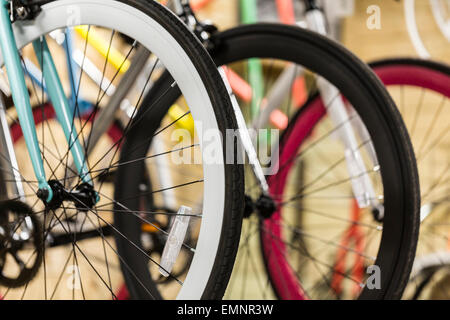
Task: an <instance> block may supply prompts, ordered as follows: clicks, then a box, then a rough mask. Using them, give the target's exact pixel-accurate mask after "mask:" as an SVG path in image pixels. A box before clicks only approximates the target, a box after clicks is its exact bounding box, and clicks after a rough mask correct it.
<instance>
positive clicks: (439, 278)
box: [403, 251, 450, 300]
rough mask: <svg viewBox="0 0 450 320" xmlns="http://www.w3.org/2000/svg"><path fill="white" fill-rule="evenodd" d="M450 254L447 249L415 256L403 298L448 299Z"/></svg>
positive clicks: (449, 291)
mask: <svg viewBox="0 0 450 320" xmlns="http://www.w3.org/2000/svg"><path fill="white" fill-rule="evenodd" d="M449 272H450V254H449V252H448V251H444V252H442V251H441V252H434V253H431V254H428V255H425V256H421V257H419V258H416V261H415V262H414V267H413V270H412V272H411V280H410V283H413V284H414V285H409V286H408V287H407V288H406V290H405V294H404V295H403V298H404V299H409V300H448V298H449V294H450V288H449V276H450V273H449Z"/></svg>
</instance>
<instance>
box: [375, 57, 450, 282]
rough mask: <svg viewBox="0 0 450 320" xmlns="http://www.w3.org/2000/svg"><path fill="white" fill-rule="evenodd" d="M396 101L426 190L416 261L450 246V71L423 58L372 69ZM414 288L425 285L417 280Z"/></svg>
mask: <svg viewBox="0 0 450 320" xmlns="http://www.w3.org/2000/svg"><path fill="white" fill-rule="evenodd" d="M371 66H372V68H373V69H374V71H375V72H376V73H377V75H378V76H379V77H380V78H381V80H382V81H383V82H384V84H385V85H386V86H387V88H388V90H389V92H390V93H391V95H392V96H393V97H394V99H395V101H396V102H397V105H398V106H399V109H400V111H401V113H402V114H403V117H404V119H405V122H406V124H407V128H408V130H409V132H410V135H411V140H412V143H413V146H414V149H415V152H416V156H417V164H418V169H419V178H420V185H421V189H422V193H421V197H422V207H421V226H420V229H421V231H420V236H419V242H418V248H417V257H416V259H421V257H422V256H427V255H430V254H433V253H434V252H446V251H448V250H450V246H449V236H450V227H449V223H450V221H449V215H448V213H449V210H450V207H449V198H448V194H449V193H448V190H449V188H450V183H449V176H448V170H449V157H448V154H449V146H450V137H449V133H450V128H449V126H448V123H449V120H450V119H449V117H448V112H446V110H447V109H448V105H449V101H450V100H449V99H450V86H449V85H448V83H449V82H448V80H449V79H450V78H449V77H450V68H449V67H448V66H447V65H444V64H441V63H437V62H432V61H423V60H417V59H390V60H383V61H379V62H375V63H372V64H371ZM409 286H411V287H417V286H419V283H418V282H416V281H411V282H410V285H409Z"/></svg>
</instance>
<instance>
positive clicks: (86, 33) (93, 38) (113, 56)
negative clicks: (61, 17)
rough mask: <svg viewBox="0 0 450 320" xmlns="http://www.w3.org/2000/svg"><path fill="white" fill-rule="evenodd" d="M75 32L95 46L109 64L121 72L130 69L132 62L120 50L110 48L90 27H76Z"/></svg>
mask: <svg viewBox="0 0 450 320" xmlns="http://www.w3.org/2000/svg"><path fill="white" fill-rule="evenodd" d="M75 31H76V32H77V33H78V34H79V35H80V36H81V37H83V39H85V40H86V39H87V42H88V43H89V44H90V45H91V46H93V47H94V48H95V49H96V50H97V51H98V52H99V53H100V54H101V55H102V56H103V57H105V58H106V57H107V59H108V62H109V63H110V64H112V65H113V66H114V68H116V69H117V70H119V72H125V71H127V70H128V68H129V67H130V61H128V60H127V59H126V57H125V56H124V55H123V54H122V53H120V51H119V50H117V49H116V48H114V47H113V46H110V44H109V42H108V41H105V39H104V38H103V37H102V36H101V35H99V34H98V33H96V32H95V30H93V29H92V28H91V29H89V27H88V26H78V27H75Z"/></svg>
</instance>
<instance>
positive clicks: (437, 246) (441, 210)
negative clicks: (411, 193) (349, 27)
mask: <svg viewBox="0 0 450 320" xmlns="http://www.w3.org/2000/svg"><path fill="white" fill-rule="evenodd" d="M371 67H372V68H373V70H374V72H375V73H376V74H377V75H378V76H379V77H380V79H381V80H382V81H383V83H384V84H385V85H386V87H387V89H388V90H389V92H390V93H391V95H392V96H393V97H394V99H395V101H396V102H397V105H398V106H399V108H400V111H401V112H402V114H403V116H404V119H405V121H406V124H407V126H408V129H409V131H410V134H411V137H412V142H413V145H414V147H415V149H416V154H417V157H418V160H417V162H418V167H419V173H420V180H421V186H422V203H423V205H422V210H421V222H422V225H421V230H422V232H421V236H420V238H419V239H420V240H419V246H418V252H417V255H418V257H420V256H422V255H424V254H427V253H432V252H433V251H436V252H440V251H445V250H448V233H449V229H448V219H447V214H446V213H447V212H448V199H447V198H448V195H447V194H448V181H447V180H448V178H447V177H446V174H447V171H448V159H446V154H447V153H448V131H449V128H448V124H447V123H448V119H446V117H445V113H443V112H444V111H445V108H446V104H447V102H448V93H449V88H448V85H447V80H448V71H449V69H448V67H446V66H445V65H442V64H439V63H434V62H429V61H422V60H417V59H390V60H384V61H379V62H375V63H373V64H371ZM319 103H320V102H319V98H316V99H315V100H312V101H310V102H309V103H308V104H310V105H314V104H319ZM307 108H308V107H306V106H305V108H304V109H305V110H306V109H307ZM311 108H314V107H311ZM298 117H299V120H297V121H299V122H301V121H302V120H301V118H302V117H307V115H306V114H302V113H301V112H299V115H298ZM304 121H306V120H304ZM353 229H354V230H355V229H356V228H353ZM344 239H345V238H344ZM354 239H359V241H364V238H363V237H354ZM343 241H344V240H343ZM343 243H344V242H341V244H343ZM341 258H342V259H343V260H344V261H345V262H346V263H347V264H348V265H353V267H354V268H356V265H357V262H354V261H352V259H350V258H349V257H345V256H343V257H341ZM337 282H339V281H337ZM335 285H336V283H335ZM420 286H421V282H420V281H419V280H418V278H416V277H413V279H412V280H411V282H410V284H409V287H412V288H414V287H416V288H419V287H420ZM409 287H408V289H407V290H408V291H409V292H411V290H413V289H412V288H409Z"/></svg>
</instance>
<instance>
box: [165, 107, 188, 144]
mask: <svg viewBox="0 0 450 320" xmlns="http://www.w3.org/2000/svg"><path fill="white" fill-rule="evenodd" d="M184 114H186V111H184V110H183V109H181V108H180V107H179V106H178V105H176V104H174V105H173V106H172V107H170V109H169V117H170V119H172V121H176V122H175V125H176V126H177V127H178V128H180V129H185V130H188V131H189V133H190V134H191V137H193V136H194V119H193V118H192V115H191V114H190V113H189V114H188V115H185V116H184V117H183V115H184ZM181 117H182V118H181ZM180 118H181V119H180Z"/></svg>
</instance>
